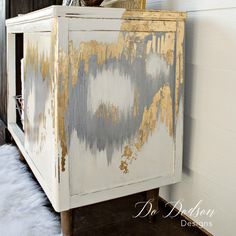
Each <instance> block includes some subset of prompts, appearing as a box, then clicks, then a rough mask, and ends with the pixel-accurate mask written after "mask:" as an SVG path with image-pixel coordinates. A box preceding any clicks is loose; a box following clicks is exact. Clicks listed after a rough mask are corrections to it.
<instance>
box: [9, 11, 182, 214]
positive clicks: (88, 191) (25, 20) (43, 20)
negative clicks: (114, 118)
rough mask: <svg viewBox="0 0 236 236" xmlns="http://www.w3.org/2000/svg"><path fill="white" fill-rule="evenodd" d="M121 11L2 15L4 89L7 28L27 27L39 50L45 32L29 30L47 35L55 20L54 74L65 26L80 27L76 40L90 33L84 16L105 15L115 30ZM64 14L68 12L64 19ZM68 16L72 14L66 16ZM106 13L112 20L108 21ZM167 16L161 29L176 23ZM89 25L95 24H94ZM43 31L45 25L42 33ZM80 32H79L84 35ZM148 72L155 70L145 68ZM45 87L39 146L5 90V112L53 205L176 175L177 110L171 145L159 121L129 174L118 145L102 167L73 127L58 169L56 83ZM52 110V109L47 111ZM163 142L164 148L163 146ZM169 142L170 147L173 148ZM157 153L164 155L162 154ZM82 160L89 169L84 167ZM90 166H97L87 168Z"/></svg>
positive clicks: (117, 193)
mask: <svg viewBox="0 0 236 236" xmlns="http://www.w3.org/2000/svg"><path fill="white" fill-rule="evenodd" d="M123 12H124V9H105V8H104V9H103V8H75V7H71V8H68V7H51V8H47V9H45V10H41V11H37V12H36V13H30V14H27V15H24V16H22V17H18V18H14V19H11V20H8V21H7V25H8V46H9V45H11V47H10V48H9V47H8V60H9V61H8V75H10V77H9V87H8V88H9V95H11V96H12V95H14V91H15V87H14V77H15V68H14V61H13V60H11V59H14V52H15V48H14V40H15V39H14V34H13V33H16V32H30V33H32V34H29V35H28V37H29V38H31V39H30V40H32V41H37V40H38V44H39V48H40V50H46V51H48V50H47V49H45V48H46V47H47V46H48V47H49V45H50V43H49V41H50V40H46V38H47V37H45V39H42V38H44V37H42V38H41V37H38V34H35V32H42V31H43V32H42V33H40V34H42V35H51V31H52V29H53V26H56V28H58V32H57V41H56V45H55V46H56V47H55V49H56V51H55V52H56V58H55V63H54V66H55V71H54V76H55V77H54V78H58V52H59V50H60V49H61V48H63V50H64V52H65V54H67V53H68V39H69V29H73V30H77V31H80V32H81V38H80V40H85V41H86V40H88V38H87V39H86V37H90V36H89V34H90V33H88V32H85V33H82V31H85V26H86V22H87V23H88V25H90V26H91V18H94V19H96V21H97V22H101V21H103V20H104V18H105V19H106V20H107V25H108V26H109V27H110V28H109V29H110V30H112V29H113V30H114V28H112V26H114V27H115V29H116V30H117V29H118V27H120V22H121V21H120V20H119V19H120V18H121V16H122V15H123ZM158 14H159V16H160V19H161V20H165V18H163V15H162V14H161V13H160V12H159V13H158ZM67 16H68V17H69V18H68V19H67ZM57 17H58V18H57ZM53 18H57V22H56V25H53V22H54V24H55V21H54V20H55V19H53ZM72 18H74V19H73V20H72ZM81 18H84V22H85V23H84V24H79V22H81ZM87 18H89V19H87ZM97 18H100V19H97ZM101 18H102V19H101ZM111 18H112V19H118V20H116V21H111V20H110V19H111ZM134 18H135V17H134ZM140 18H141V17H140ZM167 18H168V22H165V24H166V25H165V24H164V27H167V29H166V30H165V28H163V31H164V32H165V31H168V30H169V29H170V28H168V26H169V25H173V26H174V27H172V28H171V30H173V31H174V30H176V23H175V22H174V23H173V22H171V21H173V20H175V18H173V16H171V14H170V15H168V17H167ZM86 19H87V20H86ZM135 19H136V20H137V18H135ZM157 19H158V18H157ZM99 20H101V21H99ZM143 20H145V19H143ZM111 22H112V23H111ZM93 30H96V27H95V26H94V29H93ZM105 30H106V29H105ZM160 30H162V29H157V31H160ZM45 31H47V33H46V32H45ZM70 34H73V31H71V32H70ZM83 35H84V36H83ZM91 35H93V37H94V35H96V39H97V40H98V41H99V40H100V41H103V42H108V41H107V40H108V39H104V38H103V39H102V36H103V34H102V32H101V33H98V32H95V33H94V32H93V33H92V34H91ZM115 35H116V33H114V37H113V38H112V37H111V38H110V39H109V41H111V40H115V38H116V37H115ZM82 37H84V39H83V38H82ZM78 43H79V42H78ZM154 61H155V59H154ZM150 63H153V62H151V60H150ZM149 69H150V68H149ZM150 70H151V69H150ZM104 73H108V75H109V71H106V72H104ZM150 73H156V72H155V71H154V72H153V71H151V72H150ZM103 76H104V75H102V77H103ZM120 79H121V82H122V86H123V88H124V89H125V91H126V92H130V89H127V88H126V86H128V88H131V85H130V84H129V82H128V81H129V78H126V77H122V78H120ZM54 82H56V81H54ZM105 82H107V80H106V81H100V83H104V86H105ZM113 86H114V84H113ZM119 86H120V84H119ZM96 87H97V85H96V84H94V88H96ZM35 89H37V88H35ZM51 89H52V90H51V91H52V93H51V94H50V97H49V99H48V100H47V101H46V104H45V105H46V106H45V107H46V109H45V110H47V111H49V113H48V114H47V120H46V123H45V127H41V126H40V127H38V128H39V129H40V134H47V136H46V142H45V143H44V145H43V146H42V148H41V151H40V152H38V153H37V151H38V150H39V147H38V146H37V145H35V144H34V143H31V140H29V139H27V136H26V137H24V134H23V132H22V131H20V129H19V127H17V125H16V124H15V115H14V114H15V104H14V100H13V99H12V98H11V96H9V103H8V104H9V108H8V109H9V113H10V115H9V120H8V126H9V130H10V132H11V133H12V135H13V137H14V139H15V141H16V143H17V145H18V146H19V148H20V150H21V152H22V153H23V155H24V156H25V158H26V160H27V162H28V163H29V165H30V167H31V169H32V170H33V172H34V174H35V176H36V178H37V179H38V180H39V182H40V184H41V185H42V187H43V189H44V191H45V192H46V194H47V196H48V197H49V199H50V201H51V202H52V204H53V206H54V208H55V210H57V211H64V210H68V209H69V208H73V207H78V206H83V205H88V204H92V203H95V202H99V201H104V200H108V199H112V198H116V197H121V196H125V195H128V194H132V193H136V192H139V191H145V190H149V189H153V188H156V187H159V186H162V185H165V184H170V183H174V182H176V181H179V180H180V174H181V162H182V160H181V159H182V138H181V137H182V129H178V127H181V125H182V116H179V118H178V121H177V136H178V137H179V140H178V142H177V146H176V147H175V146H174V143H173V139H172V138H170V137H169V134H168V132H167V130H166V128H165V127H164V126H162V125H159V126H158V128H157V129H156V131H155V132H153V133H152V135H151V136H150V137H149V139H148V142H147V144H146V145H145V146H144V147H143V148H142V150H141V153H140V155H138V156H137V160H136V161H135V162H133V163H132V165H130V168H129V171H130V173H131V174H130V175H129V177H127V176H125V175H124V174H122V173H121V171H120V170H119V164H120V160H121V158H120V156H121V151H119V150H116V153H115V154H114V156H115V158H114V159H113V160H112V162H111V164H110V166H109V167H107V162H106V165H105V161H107V160H104V156H103V155H102V152H100V153H97V159H96V161H95V160H94V159H92V158H90V157H92V155H91V153H89V152H90V151H88V150H87V149H86V148H85V147H84V144H83V143H81V142H78V140H77V139H76V135H75V133H73V136H72V142H71V146H70V147H69V150H68V151H69V153H68V155H66V157H65V158H66V165H65V167H66V168H65V171H64V172H62V171H60V168H61V150H62V149H61V146H60V143H59V140H58V137H57V135H58V117H57V115H58V113H57V108H58V105H59V104H58V101H57V93H58V89H59V88H58V87H56V85H55V84H54V83H53V86H52V88H51ZM128 90H129V91H128ZM95 91H96V90H95ZM98 95H99V96H100V97H101V99H102V100H104V101H108V100H109V98H108V96H109V94H108V93H107V94H105V95H104V94H100V93H99V92H98V91H97V96H98ZM112 96H113V97H111V98H110V99H111V100H112V99H113V100H112V101H113V102H114V103H118V104H119V105H120V106H123V108H126V107H125V105H124V101H123V102H122V101H119V100H118V99H117V97H118V94H116V93H115V94H113V95H112ZM131 98H132V102H133V97H132V96H131ZM92 99H93V104H95V105H94V107H92V108H91V110H93V111H94V110H95V109H96V107H97V105H96V101H95V100H94V98H92ZM130 101H131V100H130ZM52 103H53V104H55V110H53V111H52V110H50V109H51V108H52V106H51V105H52ZM33 104H34V95H33V94H32V95H31V98H30V99H29V103H28V104H26V106H27V107H29V111H28V112H31V111H33V110H32V108H33ZM35 109H37V108H35ZM180 111H181V109H180ZM52 114H56V115H55V116H52ZM31 124H34V122H33V119H31ZM24 138H25V140H24ZM158 140H159V142H158ZM151 146H152V147H153V146H155V150H154V151H153V149H152V148H150V147H151ZM163 146H165V147H167V148H163ZM175 148H176V152H174V149H175ZM32 150H33V151H32ZM83 154H86V155H87V157H88V158H86V159H85V157H86V156H85V155H83ZM175 154H176V156H175ZM100 155H101V157H100ZM139 156H144V157H145V158H146V159H147V160H145V161H144V160H142V159H141V158H139ZM163 156H164V157H168V158H163ZM150 163H155V164H153V165H151V168H150ZM75 164H76V165H75ZM84 165H86V166H87V167H89V168H91V169H89V168H84ZM94 166H97V167H101V168H93V167H94ZM101 169H102V171H101ZM94 170H95V171H94ZM133 170H135V171H136V170H137V172H138V173H139V176H137V174H136V173H135V171H133ZM91 174H92V176H91ZM103 174H104V175H103ZM105 176H109V177H110V180H112V181H109V182H108V179H109V178H105ZM94 179H96V182H95V181H94ZM124 179H125V181H124ZM83 180H84V181H85V180H86V184H84V183H85V182H83Z"/></svg>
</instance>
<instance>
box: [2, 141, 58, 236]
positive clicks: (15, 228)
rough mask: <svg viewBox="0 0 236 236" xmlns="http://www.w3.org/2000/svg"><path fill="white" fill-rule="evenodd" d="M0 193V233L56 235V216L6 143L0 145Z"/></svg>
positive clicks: (12, 148)
mask: <svg viewBox="0 0 236 236" xmlns="http://www.w3.org/2000/svg"><path fill="white" fill-rule="evenodd" d="M0 192H1V194H0V235H2V236H5V235H7V236H16V235H34V236H41V235H52V236H56V235H58V236H59V235H60V223H59V218H58V217H57V216H56V215H55V214H53V213H52V212H51V211H50V209H49V208H48V207H46V205H47V204H48V203H47V200H46V196H45V195H44V193H43V192H42V190H41V189H40V188H39V186H38V184H37V183H36V182H35V181H34V180H33V178H32V176H31V174H30V173H29V172H28V169H27V167H26V165H24V164H22V163H21V162H20V161H19V152H18V151H17V149H16V148H15V147H13V146H10V145H4V146H1V147H0Z"/></svg>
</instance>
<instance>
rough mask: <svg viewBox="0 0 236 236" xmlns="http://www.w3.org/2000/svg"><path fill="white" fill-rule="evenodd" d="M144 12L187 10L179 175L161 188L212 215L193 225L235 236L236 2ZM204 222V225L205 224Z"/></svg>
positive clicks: (202, 1) (192, 2)
mask: <svg viewBox="0 0 236 236" xmlns="http://www.w3.org/2000/svg"><path fill="white" fill-rule="evenodd" d="M148 8H152V9H169V10H183V11H187V12H188V20H187V26H186V64H185V66H186V104H185V105H186V110H185V140H184V170H183V171H184V174H183V181H182V182H181V183H179V184H176V185H172V186H169V187H164V188H161V196H162V197H164V198H165V199H167V200H168V201H177V200H179V199H184V202H183V208H184V209H190V208H192V207H194V206H195V205H196V204H197V203H198V202H199V201H200V200H202V203H201V204H200V208H201V209H215V213H214V215H213V216H212V217H211V218H209V217H204V216H198V217H197V218H194V217H193V216H190V218H192V219H193V220H194V221H196V222H207V223H208V222H211V224H213V225H212V226H210V225H208V226H207V225H205V227H204V228H206V229H207V230H208V231H209V232H210V233H212V234H213V235H219V236H222V235H223V236H235V235H236V206H235V200H236V0H231V1H230V0H165V1H163V0H156V1H154V0H149V1H148ZM208 224H209V223H208Z"/></svg>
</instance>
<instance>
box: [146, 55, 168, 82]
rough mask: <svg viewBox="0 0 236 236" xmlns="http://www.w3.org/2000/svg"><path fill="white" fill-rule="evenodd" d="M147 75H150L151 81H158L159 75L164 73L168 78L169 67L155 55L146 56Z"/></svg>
mask: <svg viewBox="0 0 236 236" xmlns="http://www.w3.org/2000/svg"><path fill="white" fill-rule="evenodd" d="M146 69H147V73H148V74H149V75H151V78H152V79H157V80H158V79H160V77H159V76H160V73H161V72H162V73H164V75H165V76H168V75H169V73H170V66H169V65H168V64H167V63H166V61H165V60H164V59H163V58H161V57H160V56H158V54H156V53H152V54H150V55H148V57H147V62H146Z"/></svg>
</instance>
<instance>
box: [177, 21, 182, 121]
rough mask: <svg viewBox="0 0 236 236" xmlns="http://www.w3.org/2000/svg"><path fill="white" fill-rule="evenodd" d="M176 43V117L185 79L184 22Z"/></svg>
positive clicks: (178, 31)
mask: <svg viewBox="0 0 236 236" xmlns="http://www.w3.org/2000/svg"><path fill="white" fill-rule="evenodd" d="M176 40H177V42H176V70H175V76H176V82H175V115H176V117H177V116H178V113H179V93H180V88H181V87H182V84H183V79H184V72H183V70H184V61H183V60H184V59H183V42H184V22H178V27H177V39H176Z"/></svg>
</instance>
